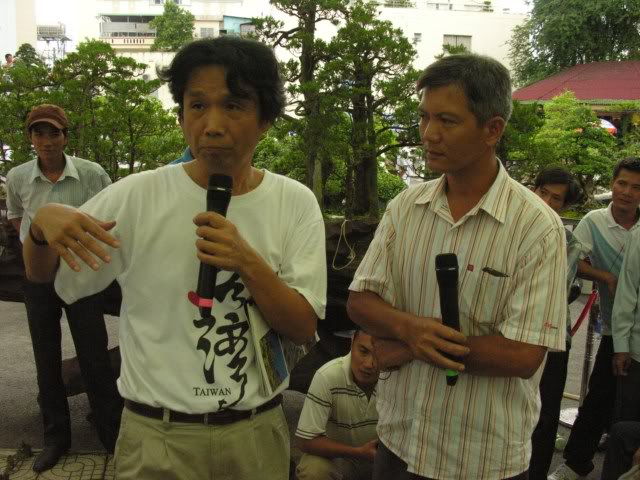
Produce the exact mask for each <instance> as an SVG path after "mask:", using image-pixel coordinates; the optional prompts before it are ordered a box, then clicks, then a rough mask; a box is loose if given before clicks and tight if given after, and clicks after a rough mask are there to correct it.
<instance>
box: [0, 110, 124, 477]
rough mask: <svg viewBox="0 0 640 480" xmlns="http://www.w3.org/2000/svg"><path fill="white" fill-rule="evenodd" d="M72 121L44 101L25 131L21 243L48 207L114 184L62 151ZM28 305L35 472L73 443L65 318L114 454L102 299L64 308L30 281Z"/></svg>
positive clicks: (18, 221)
mask: <svg viewBox="0 0 640 480" xmlns="http://www.w3.org/2000/svg"><path fill="white" fill-rule="evenodd" d="M67 128H68V120H67V116H66V114H65V112H64V110H62V108H60V107H58V106H57V105H49V104H43V105H39V106H37V107H34V108H33V110H31V113H30V114H29V116H28V117H27V131H28V134H29V137H30V139H31V143H32V144H33V148H34V150H35V152H36V154H37V159H36V160H32V161H30V162H27V163H24V164H22V165H19V166H17V167H15V168H12V169H11V170H10V171H9V173H8V174H7V209H8V215H7V216H8V218H9V221H10V222H11V224H12V225H13V226H14V228H15V229H16V230H17V231H18V232H19V233H20V240H21V241H22V242H23V243H24V241H25V239H26V237H27V236H28V235H30V234H31V220H32V218H33V216H34V215H35V212H36V210H38V208H40V207H41V206H42V205H44V204H46V203H51V202H57V203H64V204H66V205H72V206H75V207H77V206H80V205H82V204H83V203H84V202H86V201H87V200H89V199H90V198H91V197H93V196H94V195H95V194H96V193H98V192H99V191H100V190H102V189H103V188H105V187H106V186H107V185H109V184H110V183H111V180H110V178H109V176H108V175H107V173H106V172H105V171H104V169H103V168H102V167H101V166H100V165H98V164H97V163H94V162H90V161H88V160H83V159H81V158H77V157H72V156H70V155H67V154H65V153H64V148H65V146H66V145H67V141H68V136H67ZM24 297H25V305H26V307H27V319H28V322H29V331H30V333H31V342H32V344H33V353H34V356H35V362H36V372H37V377H38V389H39V391H40V408H41V411H42V420H43V423H44V450H43V451H42V453H41V454H40V455H39V456H38V458H36V460H35V462H34V464H33V469H34V470H35V471H36V472H42V471H44V470H49V469H50V468H51V467H53V466H54V465H55V464H56V463H57V462H58V460H59V458H60V457H61V456H62V455H63V454H64V453H65V452H66V451H67V450H68V449H69V446H70V445H71V425H70V417H69V404H68V403H67V397H66V392H65V387H64V383H63V381H62V370H61V368H62V364H61V362H62V351H61V343H60V341H61V329H60V318H61V316H62V309H64V310H65V312H66V314H67V320H68V322H69V328H70V329H71V335H72V336H73V341H74V344H75V347H76V353H77V354H78V361H79V363H80V369H81V371H82V377H83V380H84V384H85V386H86V389H87V395H88V397H89V403H90V404H91V409H92V411H93V416H94V419H95V423H96V427H97V430H98V436H99V437H100V441H101V442H102V444H103V445H104V447H105V448H106V449H107V451H109V452H113V449H114V446H115V441H116V439H117V437H118V430H119V426H120V413H121V411H122V399H121V397H120V394H119V393H118V390H117V387H116V377H115V373H114V372H113V370H112V369H111V363H110V361H109V357H108V355H107V344H108V340H109V339H108V336H107V330H106V328H105V324H104V317H103V314H102V311H103V305H102V297H101V296H100V294H96V295H92V296H89V297H86V298H83V299H81V300H79V301H77V302H75V303H73V304H70V305H67V304H65V303H64V302H63V301H62V300H61V299H60V297H59V296H58V295H57V294H56V292H55V289H54V287H53V283H35V282H31V281H28V280H25V288H24Z"/></svg>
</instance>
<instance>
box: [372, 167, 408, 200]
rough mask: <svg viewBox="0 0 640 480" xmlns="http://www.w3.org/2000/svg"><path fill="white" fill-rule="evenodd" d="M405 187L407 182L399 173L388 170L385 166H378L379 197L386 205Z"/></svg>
mask: <svg viewBox="0 0 640 480" xmlns="http://www.w3.org/2000/svg"><path fill="white" fill-rule="evenodd" d="M405 188H407V184H406V183H404V181H402V179H401V178H400V177H399V176H398V175H394V174H392V173H389V172H387V171H386V170H385V169H384V168H383V167H379V168H378V198H379V199H380V201H381V202H383V203H384V204H385V205H386V204H387V203H388V202H390V201H391V200H393V198H394V197H395V196H396V195H398V194H399V193H400V192H401V191H402V190H404V189H405Z"/></svg>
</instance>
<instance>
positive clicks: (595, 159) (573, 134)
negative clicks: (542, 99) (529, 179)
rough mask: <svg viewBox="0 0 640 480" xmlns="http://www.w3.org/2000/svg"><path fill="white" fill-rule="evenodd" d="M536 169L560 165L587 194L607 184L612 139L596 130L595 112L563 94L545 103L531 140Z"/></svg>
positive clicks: (566, 93) (605, 132) (611, 166)
mask: <svg viewBox="0 0 640 480" xmlns="http://www.w3.org/2000/svg"><path fill="white" fill-rule="evenodd" d="M534 145H535V147H536V149H537V152H536V159H535V162H533V165H532V166H533V167H535V170H539V169H541V168H544V167H547V166H551V165H559V166H563V167H565V168H567V169H568V170H569V171H570V172H571V173H573V174H574V175H575V176H576V177H577V178H578V180H579V181H580V183H581V184H582V186H583V187H584V188H585V191H586V192H587V194H589V195H591V194H593V191H594V188H595V187H596V186H606V185H608V183H609V181H610V178H611V172H612V169H613V165H614V160H613V155H612V151H613V150H614V148H615V146H616V141H615V138H614V137H612V136H611V135H610V134H609V133H608V132H607V131H606V130H604V129H602V128H600V127H599V124H598V119H597V117H596V115H595V113H594V112H593V111H592V110H591V109H590V108H589V107H588V106H587V105H584V104H581V103H580V102H578V100H577V99H576V97H575V95H574V94H573V93H572V92H565V93H563V94H562V95H559V96H557V97H555V98H554V99H553V100H552V101H550V102H548V103H546V104H545V122H544V125H543V126H542V127H541V128H540V130H539V131H538V132H537V134H536V135H535V137H534Z"/></svg>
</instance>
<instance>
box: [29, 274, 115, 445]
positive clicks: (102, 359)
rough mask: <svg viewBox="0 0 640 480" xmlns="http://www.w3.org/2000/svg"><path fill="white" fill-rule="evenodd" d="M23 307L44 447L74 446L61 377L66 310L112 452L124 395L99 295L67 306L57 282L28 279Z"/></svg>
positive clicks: (95, 410) (101, 429) (94, 408)
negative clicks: (111, 358) (109, 347)
mask: <svg viewBox="0 0 640 480" xmlns="http://www.w3.org/2000/svg"><path fill="white" fill-rule="evenodd" d="M24 292H25V305H26V307H27V319H28V321H29V331H30V333H31V343H32V345H33V353H34V356H35V362H36V371H37V379H38V389H39V391H40V408H41V411H42V420H43V423H44V444H45V446H52V445H58V446H63V447H68V446H69V445H70V444H71V426H70V418H69V404H68V402H67V396H66V392H65V387H64V383H63V380H62V368H61V367H62V348H61V339H62V332H61V328H60V319H61V317H62V309H64V310H65V312H66V314H67V319H68V321H69V327H70V330H71V335H72V337H73V343H74V344H75V348H76V353H77V355H78V362H79V364H80V370H81V372H82V378H83V381H84V384H85V387H86V391H87V396H88V397H89V403H90V405H91V409H92V411H93V415H94V419H95V424H96V428H97V430H98V436H99V438H100V441H101V442H102V444H103V445H104V447H105V448H106V449H107V451H108V452H113V449H114V447H115V442H116V439H117V438H118V430H119V428H120V415H121V413H122V405H123V402H122V398H121V397H120V394H119V393H118V389H117V387H116V378H115V375H114V372H113V370H112V368H111V363H110V361H109V356H108V355H107V344H108V336H107V330H106V328H105V324H104V317H103V314H102V307H103V305H102V297H101V295H100V294H96V295H92V296H90V297H86V298H83V299H81V300H79V301H78V302H76V303H74V304H72V305H66V304H65V303H64V302H63V301H62V300H61V299H60V297H58V295H57V294H56V292H55V290H54V288H53V284H50V283H33V282H29V281H25V289H24Z"/></svg>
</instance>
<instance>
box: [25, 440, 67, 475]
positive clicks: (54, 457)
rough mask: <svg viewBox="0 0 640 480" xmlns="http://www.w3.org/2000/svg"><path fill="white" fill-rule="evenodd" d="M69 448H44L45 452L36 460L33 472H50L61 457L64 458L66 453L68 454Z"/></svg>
mask: <svg viewBox="0 0 640 480" xmlns="http://www.w3.org/2000/svg"><path fill="white" fill-rule="evenodd" d="M67 450H69V447H68V446H67V447H62V446H60V445H51V446H49V447H44V450H42V452H41V453H40V455H38V457H37V458H36V460H35V461H34V462H33V471H34V472H38V473H40V472H44V471H45V470H50V469H51V468H53V467H54V466H55V464H56V463H58V460H60V457H62V456H63V455H64V454H65V453H67Z"/></svg>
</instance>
